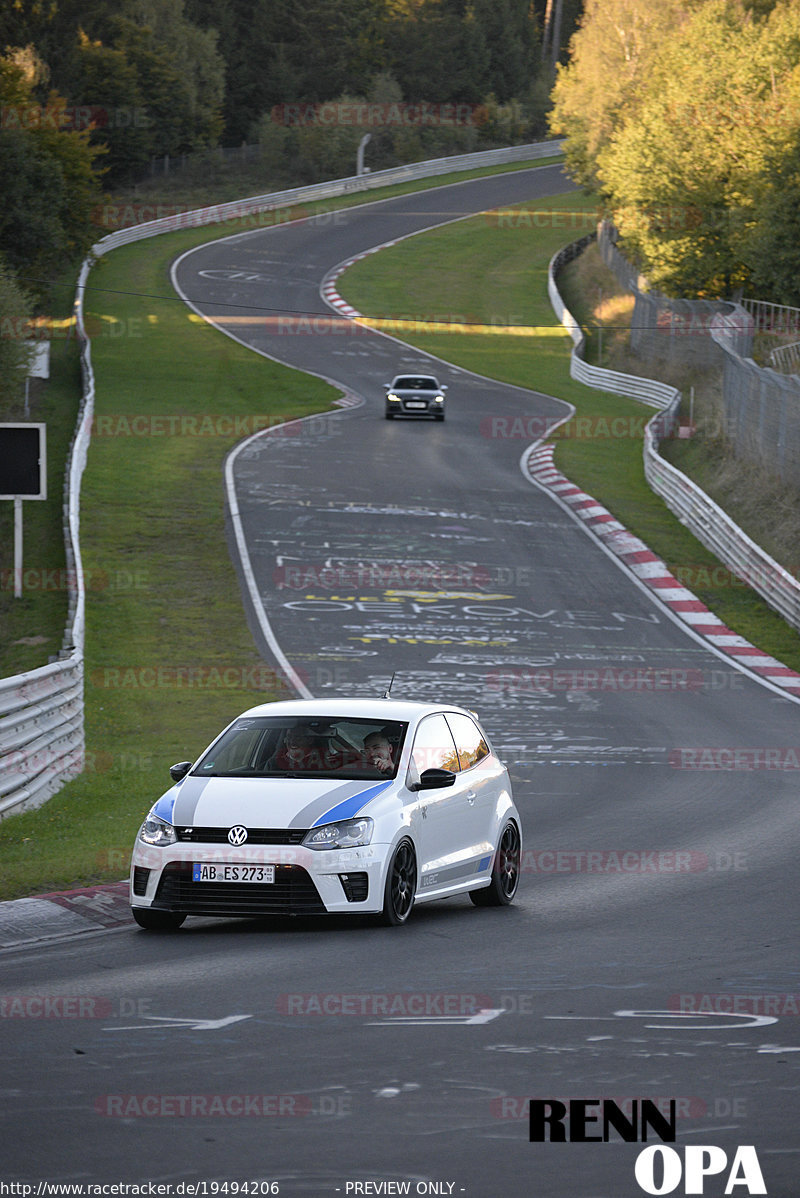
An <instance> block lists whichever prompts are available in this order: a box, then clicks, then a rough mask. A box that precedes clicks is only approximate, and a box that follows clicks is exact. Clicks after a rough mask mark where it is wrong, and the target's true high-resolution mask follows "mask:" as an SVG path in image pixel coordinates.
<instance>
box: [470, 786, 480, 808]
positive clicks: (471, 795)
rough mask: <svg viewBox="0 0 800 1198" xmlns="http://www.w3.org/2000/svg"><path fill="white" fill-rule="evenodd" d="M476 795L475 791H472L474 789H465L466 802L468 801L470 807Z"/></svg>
mask: <svg viewBox="0 0 800 1198" xmlns="http://www.w3.org/2000/svg"><path fill="white" fill-rule="evenodd" d="M477 797H478V796H477V795H476V794H475V791H474V790H468V791H467V802H468V803H469V805H470V807H471V806H472V804H473V803H474V802H475V800H476V799H477Z"/></svg>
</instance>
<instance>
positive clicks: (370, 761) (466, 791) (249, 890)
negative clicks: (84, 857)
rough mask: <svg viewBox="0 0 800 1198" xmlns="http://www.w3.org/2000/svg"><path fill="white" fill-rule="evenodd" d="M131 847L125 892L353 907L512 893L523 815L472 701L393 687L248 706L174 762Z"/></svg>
mask: <svg viewBox="0 0 800 1198" xmlns="http://www.w3.org/2000/svg"><path fill="white" fill-rule="evenodd" d="M170 774H171V776H172V778H173V780H174V783H175V785H174V786H172V787H171V788H170V790H168V791H167V792H166V794H165V795H163V796H162V798H160V799H159V800H158V802H157V803H156V804H155V805H154V806H153V807H152V808H151V810H150V812H149V813H148V815H147V818H146V819H145V821H144V823H143V824H142V826H141V828H140V830H139V834H138V836H137V837H136V843H135V845H134V850H133V858H132V862H131V879H130V886H131V891H130V894H131V908H132V911H133V917H134V919H135V920H136V922H137V923H138V924H139V925H140V927H143V928H147V929H149V930H153V931H169V930H172V929H175V928H178V927H180V925H181V924H182V923H183V921H184V919H185V918H186V916H187V915H212V916H215V915H222V916H224V915H229V916H267V915H300V914H323V913H325V912H329V913H337V914H342V913H358V914H362V913H366V914H376V915H380V916H382V918H383V920H384V922H385V923H388V924H402V923H405V921H406V920H407V919H408V916H409V914H410V913H411V909H412V907H413V906H414V903H415V902H417V903H422V902H428V901H430V900H432V899H439V898H446V897H449V896H451V895H455V894H460V893H467V894H469V896H470V898H471V899H472V901H473V902H474V903H475V904H477V905H478V906H489V905H492V906H504V905H507V904H508V903H510V902H511V901H512V900H513V898H514V895H515V894H516V890H517V885H518V882H519V870H520V858H521V843H522V841H521V827H522V826H521V821H520V817H519V813H518V811H517V809H516V807H515V805H514V800H513V798H512V795H511V786H510V783H509V778H508V773H507V771H506V768H505V766H504V765H503V763H502V762H501V761H500V760H499V759H498V758H497V756H496V754H495V753H494V752H493V750H492V748H491V745H490V743H489V739H488V737H487V736H486V733H485V732H484V731H483V729H482V728H481V727H480V725H479V723H478V722H477V720H476V718H475V716H474V715H473V714H472V713H471V712H469V711H465V710H464V709H462V708H458V707H451V706H448V705H446V704H430V703H405V702H402V701H399V700H394V699H376V700H368V699H339V700H333V701H329V700H295V701H289V702H282V703H268V704H265V705H263V706H260V707H253V708H251V709H250V710H249V711H246V712H244V713H243V714H242V715H240V716H239V717H238V718H237V719H235V720H234V721H233V723H232V724H230V725H229V726H228V727H227V728H226V729H225V730H224V731H223V732H222V733H221V734H220V735H219V736H218V737H217V738H216V740H214V741H213V742H212V743H211V745H210V746H209V748H208V749H206V751H205V752H204V753H203V755H202V756H201V757H200V759H199V760H198V761H197V762H195V763H194V765H193V764H192V763H191V762H188V761H184V762H181V763H180V764H178V765H174V766H172V768H171V770H170Z"/></svg>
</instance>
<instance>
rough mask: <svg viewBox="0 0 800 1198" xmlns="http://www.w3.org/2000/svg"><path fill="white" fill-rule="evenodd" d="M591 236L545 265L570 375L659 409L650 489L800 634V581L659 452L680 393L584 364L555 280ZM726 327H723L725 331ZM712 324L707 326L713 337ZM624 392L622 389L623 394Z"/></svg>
mask: <svg viewBox="0 0 800 1198" xmlns="http://www.w3.org/2000/svg"><path fill="white" fill-rule="evenodd" d="M594 236H595V234H589V235H588V236H586V237H582V238H581V239H580V241H577V242H573V243H572V244H571V245H568V246H565V247H564V249H563V250H560V251H559V253H557V254H556V255H555V256H554V257H553V258H552V259H551V262H550V266H549V269H548V278H547V289H548V295H549V296H550V302H551V304H552V306H553V309H554V311H555V313H556V316H557V317H558V319H559V320H560V321H561V323H562V324H563V325H564V327H565V328H566V329H567V331H568V332H569V334H570V336H571V337H572V340H573V349H572V353H571V356H570V376H571V377H572V378H574V379H577V380H578V382H581V383H585V384H586V385H587V386H589V387H595V388H597V389H599V390H603V391H611V392H613V393H614V394H617V395H627V396H629V397H630V398H631V399H637V400H639V402H641V403H645V404H649V405H650V406H651V407H658V408H660V409H661V411H659V412H658V413H657V414H656V415H655V416H653V418H652V419H651V420H649V421H648V422H647V424H646V426H645V433H644V449H643V457H644V474H645V478H646V479H647V481H648V483H649V485H650V486H651V487H652V489H653V490H654V491H655V493H656V494H657V495H659V496H660V497H661V498H662V499H663V500H664V502H665V503H666V505H667V507H668V508H669V509H670V511H672V512H674V514H675V515H676V516H677V517H678V519H679V520H680V521H681V523H682V524H685V525H686V527H687V528H688V529H689V531H690V532H692V533H693V534H694V535H695V536H696V537H697V539H698V541H700V543H701V544H703V545H705V547H706V548H707V549H710V550H711V552H712V553H713V554H715V556H716V557H718V558H719V560H720V561H721V562H723V564H724V565H725V566H727V567H728V569H729V570H730V571H731V573H732V574H734V575H735V576H736V577H737V578H740V579H741V580H742V582H743V583H745V584H747V585H748V586H751V587H752V588H753V590H755V591H757V592H758V594H759V595H761V597H762V598H763V599H765V600H766V602H767V603H768V604H769V605H770V607H772V608H773V609H774V610H775V611H777V612H778V613H779V614H780V615H781V616H783V618H784V619H785V620H786V622H787V623H788V624H791V625H792V627H793V628H797V629H800V582H798V580H797V579H796V578H794V577H793V575H791V574H790V573H789V571H788V570H785V569H784V567H783V566H781V565H780V564H779V563H778V562H776V561H775V560H774V558H772V557H770V555H769V554H768V553H767V552H766V551H765V550H763V549H762V548H761V547H760V546H759V545H756V543H755V542H754V541H752V540H751V539H750V537H748V536H747V534H746V533H745V532H744V531H743V530H742V529H741V528H740V527H739V526H738V524H736V522H735V521H734V520H732V519H731V517H730V516H729V515H728V514H727V512H725V511H723V510H722V508H721V507H719V506H718V504H716V503H715V502H714V501H713V499H711V498H710V497H709V496H708V495H706V493H705V491H703V490H702V488H701V487H698V485H697V483H695V482H694V481H693V480H692V479H691V478H689V477H688V476H687V475H686V474H684V473H683V472H682V471H681V470H678V469H677V467H675V466H673V465H672V464H671V462H668V461H666V460H665V459H664V458H663V457H662V456H661V454H660V453H659V452H658V447H659V444H660V442H661V441H663V440H664V438H665V437H668V436H671V435H672V434H673V433H674V432H675V429H676V427H677V424H678V409H679V408H680V402H681V393H680V392H679V391H678V390H677V389H676V388H675V387H670V386H668V385H667V384H666V383H660V382H658V381H656V380H654V379H642V378H639V377H638V376H636V375H630V374H619V373H617V372H616V371H613V370H604V369H603V368H602V367H599V366H589V365H587V363H586V362H584V361H583V353H584V348H585V342H586V338H585V336H584V334H583V332H582V330H581V328H580V327H579V325H578V322H577V321H576V320H575V317H574V316H573V315H572V313H571V312H570V311H569V309H568V308H567V307H566V305H565V304H564V301H563V299H562V298H561V293H560V292H559V290H558V286H557V284H556V276H557V274H558V271H559V270H561V268H562V267H563V266H565V265H566V263H567V262H571V261H572V260H573V259H574V258H576V257H577V256H578V255H579V254H581V253H583V251H584V249H585V248H586V246H587V245H589V244H590V242H591V241H592V240H593V239H594ZM714 323H716V324H717V326H718V328H719V330H720V331H721V332H722V331H723V330H724V332H723V336H724V335H725V333H728V334H729V333H730V332H731V331H734V332H737V333H738V332H739V331H740V327H739V326H740V321H738V319H737V317H736V316H735V315H734V317H733V318H730V317H724V316H721V317H717V318H715V322H714ZM726 326H727V327H726ZM713 335H714V324H712V336H713ZM623 388H624V389H623Z"/></svg>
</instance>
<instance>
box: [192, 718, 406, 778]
mask: <svg viewBox="0 0 800 1198" xmlns="http://www.w3.org/2000/svg"><path fill="white" fill-rule="evenodd" d="M407 726H408V725H407V724H403V723H400V722H399V721H394V720H391V721H389V722H388V723H387V722H386V721H385V720H369V719H357V718H340V717H330V718H329V717H326V716H307V717H303V718H299V717H297V718H292V719H286V718H283V719H281V718H280V717H272V716H254V717H251V718H249V719H248V718H247V717H242V718H241V719H239V720H237V721H236V723H235V724H232V725H231V727H230V728H228V729H227V730H226V731H225V732H223V734H222V736H221V737H220V738H219V740H217V741H216V742H215V743H214V744H213V745H212V746H211V748H210V749H209V750H208V752H207V753H205V754H204V755H203V757H201V758H200V761H199V762H198V763H197V765H196V766H195V767H194V769H193V770H192V774H193V775H194V776H195V777H198V776H199V777H205V778H239V777H246V778H342V779H348V778H350V779H358V780H362V779H375V780H377V779H385V778H394V776H395V774H396V773H397V764H398V762H399V760H400V751H401V749H402V746H403V740H404V738H405V734H406V728H407Z"/></svg>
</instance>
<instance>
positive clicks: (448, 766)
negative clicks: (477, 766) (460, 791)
mask: <svg viewBox="0 0 800 1198" xmlns="http://www.w3.org/2000/svg"><path fill="white" fill-rule="evenodd" d="M411 759H412V761H413V763H414V766H415V768H416V771H417V774H418V775H419V774H421V773H423V771H424V770H431V769H438V770H452V772H453V773H454V774H457V773H458V771H459V764H458V754H457V753H456V746H455V744H454V743H453V737H452V735H451V733H450V729H449V728H448V726H447V720H446V719H445V718H444V716H443V715H429V716H428V717H427V718H426V719H424V720H423V721H422V723H421V724H420V726H419V728H418V729H417V735H416V736H415V737H414V748H413V750H412V752H411Z"/></svg>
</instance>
